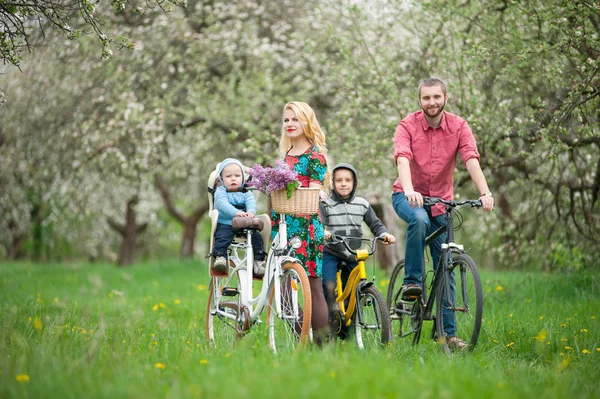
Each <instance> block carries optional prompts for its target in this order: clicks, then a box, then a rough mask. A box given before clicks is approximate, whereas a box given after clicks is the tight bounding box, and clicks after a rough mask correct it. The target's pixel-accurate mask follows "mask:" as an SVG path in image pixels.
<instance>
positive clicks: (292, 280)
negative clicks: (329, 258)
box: [267, 262, 312, 353]
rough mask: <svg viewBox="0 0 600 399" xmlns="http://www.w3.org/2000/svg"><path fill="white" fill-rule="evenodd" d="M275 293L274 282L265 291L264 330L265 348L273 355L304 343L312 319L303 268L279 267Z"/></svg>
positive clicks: (308, 289)
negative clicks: (266, 343) (266, 340)
mask: <svg viewBox="0 0 600 399" xmlns="http://www.w3.org/2000/svg"><path fill="white" fill-rule="evenodd" d="M275 278H278V279H279V287H280V288H279V292H275V284H274V281H272V282H271V287H270V288H269V302H268V309H267V328H268V331H269V347H270V348H271V349H272V350H273V352H275V353H281V352H291V351H293V350H294V349H295V348H296V347H297V346H298V344H303V343H305V342H307V340H308V338H309V334H310V325H311V316H312V297H311V292H310V284H309V281H308V277H307V275H306V272H305V271H304V268H303V267H302V266H300V265H299V264H298V263H294V262H290V263H286V264H285V265H283V266H282V273H281V275H280V276H275ZM275 295H279V299H280V300H279V302H280V304H281V312H280V313H279V314H278V312H277V308H276V300H275V298H276V297H275Z"/></svg>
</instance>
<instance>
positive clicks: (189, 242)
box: [154, 175, 208, 258]
mask: <svg viewBox="0 0 600 399" xmlns="http://www.w3.org/2000/svg"><path fill="white" fill-rule="evenodd" d="M154 182H155V184H156V188H157V189H158V191H159V192H160V196H161V197H162V199H163V201H164V203H165V206H166V207H167V211H168V212H169V214H170V215H171V216H173V218H175V220H177V221H178V222H179V223H181V224H182V225H183V236H182V237H181V247H180V248H179V256H181V257H182V258H191V257H193V256H194V243H195V242H196V227H197V226H198V222H199V221H200V219H201V218H202V216H203V215H204V214H205V213H206V212H207V211H208V203H205V204H202V205H200V206H199V207H198V208H196V209H195V210H194V212H193V213H192V214H191V215H190V216H185V215H183V214H182V213H181V212H180V211H178V210H177V208H175V205H174V204H173V199H172V198H171V192H170V191H169V187H168V186H167V184H166V183H165V181H164V179H163V178H162V176H160V175H156V176H154Z"/></svg>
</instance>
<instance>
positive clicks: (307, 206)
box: [271, 188, 321, 215]
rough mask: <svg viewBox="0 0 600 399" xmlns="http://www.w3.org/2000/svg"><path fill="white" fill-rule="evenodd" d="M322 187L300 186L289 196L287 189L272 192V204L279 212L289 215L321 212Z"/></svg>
mask: <svg viewBox="0 0 600 399" xmlns="http://www.w3.org/2000/svg"><path fill="white" fill-rule="evenodd" d="M320 191H321V189H320V188H299V189H297V190H294V193H293V194H292V197H291V198H290V199H288V198H287V192H286V190H280V191H276V192H273V193H271V205H273V210H274V211H275V212H277V213H285V214H288V215H295V214H314V213H318V212H319V192H320Z"/></svg>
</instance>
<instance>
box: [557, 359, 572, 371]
mask: <svg viewBox="0 0 600 399" xmlns="http://www.w3.org/2000/svg"><path fill="white" fill-rule="evenodd" d="M572 359H573V356H571V355H569V356H565V358H564V359H563V360H562V362H560V365H559V366H558V369H559V370H560V371H563V370H564V369H566V368H567V367H568V366H569V364H570V363H571V360H572Z"/></svg>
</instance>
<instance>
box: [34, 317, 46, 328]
mask: <svg viewBox="0 0 600 399" xmlns="http://www.w3.org/2000/svg"><path fill="white" fill-rule="evenodd" d="M43 327H44V326H43V324H42V320H41V319H40V318H39V317H36V318H35V319H33V328H35V329H36V330H41V329H42V328H43Z"/></svg>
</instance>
